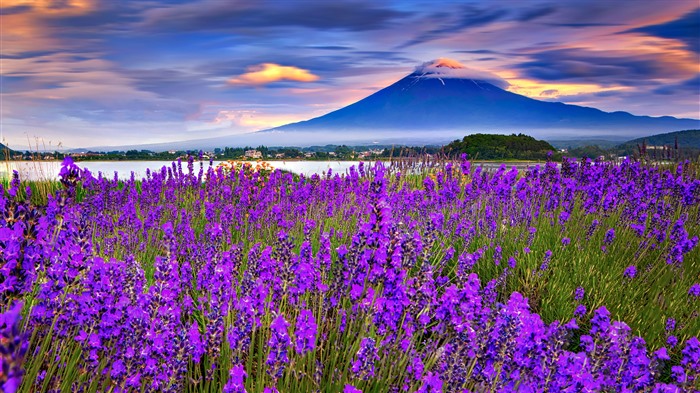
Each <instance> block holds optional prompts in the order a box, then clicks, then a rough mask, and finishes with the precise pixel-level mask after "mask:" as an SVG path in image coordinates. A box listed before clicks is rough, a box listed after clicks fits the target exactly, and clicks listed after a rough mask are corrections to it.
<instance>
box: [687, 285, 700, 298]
mask: <svg viewBox="0 0 700 393" xmlns="http://www.w3.org/2000/svg"><path fill="white" fill-rule="evenodd" d="M688 295H690V296H695V297H700V284H698V283H695V284H693V285H691V286H690V289H689V290H688Z"/></svg>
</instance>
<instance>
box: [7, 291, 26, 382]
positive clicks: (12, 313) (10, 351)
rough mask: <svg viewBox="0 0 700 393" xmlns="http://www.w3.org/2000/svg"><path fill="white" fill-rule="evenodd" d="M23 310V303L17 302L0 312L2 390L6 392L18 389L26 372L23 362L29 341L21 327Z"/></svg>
mask: <svg viewBox="0 0 700 393" xmlns="http://www.w3.org/2000/svg"><path fill="white" fill-rule="evenodd" d="M21 310H22V303H20V302H17V303H15V304H14V306H12V307H11V308H10V309H9V310H8V311H6V312H5V313H3V314H0V388H1V389H0V390H2V391H3V392H6V393H14V392H16V391H17V389H18V388H19V385H20V382H21V381H22V375H23V374H24V370H23V369H22V364H23V363H24V359H25V357H26V356H27V347H28V344H29V342H28V341H27V337H26V334H24V333H22V332H21V329H20V311H21Z"/></svg>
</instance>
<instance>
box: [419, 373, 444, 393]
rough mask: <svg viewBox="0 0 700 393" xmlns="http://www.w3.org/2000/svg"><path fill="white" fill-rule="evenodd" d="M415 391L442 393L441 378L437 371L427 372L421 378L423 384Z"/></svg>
mask: <svg viewBox="0 0 700 393" xmlns="http://www.w3.org/2000/svg"><path fill="white" fill-rule="evenodd" d="M416 393H442V380H441V379H440V375H439V374H437V373H432V372H429V373H428V375H426V376H425V378H424V379H423V385H421V387H420V389H418V390H417V391H416Z"/></svg>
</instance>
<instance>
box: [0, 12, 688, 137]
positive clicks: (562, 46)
mask: <svg viewBox="0 0 700 393" xmlns="http://www.w3.org/2000/svg"><path fill="white" fill-rule="evenodd" d="M0 7H1V9H0V12H1V14H2V16H0V18H2V21H1V22H2V32H1V33H2V34H1V36H0V41H1V42H0V44H2V53H1V56H0V62H1V66H2V67H0V68H1V69H0V78H2V92H1V94H2V99H3V104H2V108H0V116H1V117H2V118H1V119H0V120H1V123H2V127H1V128H2V138H3V139H4V140H5V141H6V142H8V143H9V144H10V145H15V146H23V145H26V141H27V137H29V138H34V137H35V136H37V137H40V138H43V139H45V140H51V141H54V142H61V143H62V144H63V145H64V146H69V147H73V146H94V145H119V144H137V143H153V142H158V141H175V140H186V139H197V138H208V137H215V136H222V135H231V134H238V133H247V132H251V131H255V130H260V129H266V128H268V127H273V126H279V125H282V124H285V123H287V122H292V121H300V120H304V119H308V118H311V117H315V116H319V115H322V114H325V113H328V112H330V111H332V110H335V109H338V108H340V107H342V106H344V105H348V104H350V103H352V102H354V101H356V100H358V99H361V98H363V97H365V96H368V95H370V94H372V93H373V92H375V91H377V90H379V89H381V88H383V87H385V86H388V85H389V84H391V83H393V82H395V81H396V80H399V79H400V78H402V77H403V76H405V75H406V74H409V73H411V72H413V71H414V70H415V69H416V67H420V66H421V65H422V64H424V63H425V62H428V61H431V60H433V59H437V58H446V59H449V60H445V61H446V62H447V61H450V62H451V61H454V62H457V63H461V64H463V65H464V66H465V67H466V69H468V70H469V72H470V73H471V74H470V75H472V74H473V75H474V77H478V76H481V75H485V76H489V77H492V79H495V80H500V81H502V82H503V85H502V86H503V87H506V86H507V89H508V90H510V91H512V92H514V93H518V94H524V95H527V96H530V97H533V98H537V99H541V100H554V101H562V102H568V103H573V104H578V105H587V106H594V107H597V108H600V109H603V110H606V111H618V110H625V111H629V112H631V113H633V114H640V115H652V116H661V115H674V116H679V117H692V118H698V117H700V113H699V112H700V108H699V107H698V101H699V100H700V38H698V37H700V7H698V4H697V2H696V1H694V0H691V1H684V0H674V1H665V0H658V1H656V0H647V1H631V0H630V1H627V0H622V1H618V2H608V1H584V0H572V1H567V2H558V1H554V0H543V1H540V2H536V3H535V2H513V1H509V0H495V1H479V0H471V1H460V2H450V1H447V2H441V3H440V7H439V8H436V7H435V6H434V5H433V3H431V2H429V1H422V0H415V1H389V2H382V3H377V2H369V1H366V0H352V1H337V2H322V1H305V2H300V3H293V2H279V1H274V0H270V1H267V2H265V1H263V2H259V1H236V2H226V1H220V0H172V1H148V2H144V1H136V0H123V1H108V0H102V1H100V0H61V1H55V0H54V1H52V0H34V1H31V0H3V1H2V2H0ZM454 72H457V73H459V72H465V71H459V70H455V71H454Z"/></svg>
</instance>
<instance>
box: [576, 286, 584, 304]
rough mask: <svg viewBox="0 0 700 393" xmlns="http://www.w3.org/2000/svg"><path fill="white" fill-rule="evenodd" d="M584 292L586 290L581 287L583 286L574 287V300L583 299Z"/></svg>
mask: <svg viewBox="0 0 700 393" xmlns="http://www.w3.org/2000/svg"><path fill="white" fill-rule="evenodd" d="M585 294H586V290H585V289H583V287H580V286H579V287H576V290H574V300H576V301H578V302H580V301H581V300H583V297H584V296H585Z"/></svg>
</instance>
